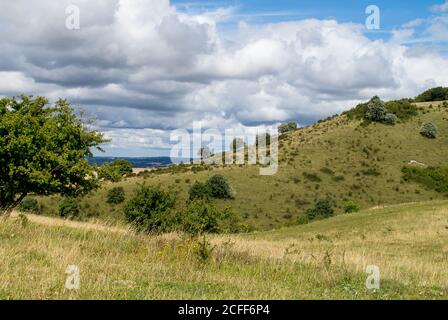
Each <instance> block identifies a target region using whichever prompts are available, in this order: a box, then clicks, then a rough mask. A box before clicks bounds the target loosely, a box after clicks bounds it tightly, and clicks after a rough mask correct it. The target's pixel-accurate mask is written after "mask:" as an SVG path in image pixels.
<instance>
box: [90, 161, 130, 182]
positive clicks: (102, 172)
mask: <svg viewBox="0 0 448 320" xmlns="http://www.w3.org/2000/svg"><path fill="white" fill-rule="evenodd" d="M131 173H132V164H131V163H130V162H129V161H127V160H115V161H113V162H111V163H106V164H104V165H102V166H101V167H100V168H99V170H98V177H99V178H100V179H105V180H108V181H112V182H118V181H120V180H121V179H122V178H123V176H125V175H128V174H131Z"/></svg>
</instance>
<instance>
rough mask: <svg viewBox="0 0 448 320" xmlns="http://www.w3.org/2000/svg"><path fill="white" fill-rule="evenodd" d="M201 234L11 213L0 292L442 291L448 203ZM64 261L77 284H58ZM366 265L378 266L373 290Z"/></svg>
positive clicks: (284, 294) (43, 295) (434, 294)
mask: <svg viewBox="0 0 448 320" xmlns="http://www.w3.org/2000/svg"><path fill="white" fill-rule="evenodd" d="M206 240H207V241H210V244H209V245H204V244H202V245H201V243H202V242H203V240H199V241H198V240H192V239H189V238H185V237H183V236H181V235H178V234H168V235H163V236H158V237H155V236H143V235H137V234H134V233H133V232H132V231H131V230H128V229H126V228H122V227H117V226H115V227H113V228H112V227H110V226H104V225H97V224H92V223H90V224H84V223H79V222H73V221H62V220H59V219H55V218H46V217H41V216H32V215H30V216H28V218H20V217H12V218H9V219H7V220H4V221H2V222H1V223H0V241H1V244H2V245H1V246H0V256H1V257H2V258H1V259H0V299H94V298H98V299H411V298H415V299H446V298H448V266H447V264H446V261H447V258H448V202H447V201H432V202H425V203H415V204H404V205H398V206H390V207H381V208H375V209H369V210H364V211H362V212H359V213H356V214H350V215H339V216H337V217H334V218H331V219H328V220H323V221H319V222H315V223H311V224H308V225H302V226H295V227H290V228H282V229H279V230H275V231H269V232H255V233H248V234H241V235H233V236H230V235H221V236H207V239H206ZM212 248H213V249H212ZM201 249H202V250H201ZM207 256H208V258H207ZM68 265H77V266H79V268H80V277H81V278H80V289H79V290H75V291H69V290H67V289H65V287H64V284H65V280H66V274H65V270H66V268H67V266H68ZM367 265H376V266H378V267H379V269H380V272H381V287H380V290H379V291H377V292H371V291H369V290H367V289H366V288H365V281H366V278H367V274H366V273H365V268H366V266H367Z"/></svg>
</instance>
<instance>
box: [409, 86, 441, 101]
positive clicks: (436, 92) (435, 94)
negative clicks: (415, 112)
mask: <svg viewBox="0 0 448 320" xmlns="http://www.w3.org/2000/svg"><path fill="white" fill-rule="evenodd" d="M443 100H448V88H444V87H436V88H431V89H429V90H426V91H425V92H423V93H422V94H420V95H419V96H417V97H416V98H415V101H416V102H429V101H443Z"/></svg>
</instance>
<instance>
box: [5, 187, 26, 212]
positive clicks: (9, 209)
mask: <svg viewBox="0 0 448 320" xmlns="http://www.w3.org/2000/svg"><path fill="white" fill-rule="evenodd" d="M26 196H27V193H26V192H24V193H22V194H21V195H20V197H18V198H17V199H16V200H15V201H14V202H13V203H11V204H10V205H6V206H5V207H2V208H0V216H3V217H5V218H8V217H9V216H10V215H11V213H12V211H13V210H14V209H15V208H16V207H17V206H18V205H19V204H20V202H22V200H23V199H24V198H25V197H26Z"/></svg>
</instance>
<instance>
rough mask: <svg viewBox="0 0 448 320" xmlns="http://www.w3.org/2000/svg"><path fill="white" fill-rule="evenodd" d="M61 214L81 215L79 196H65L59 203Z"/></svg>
mask: <svg viewBox="0 0 448 320" xmlns="http://www.w3.org/2000/svg"><path fill="white" fill-rule="evenodd" d="M59 215H60V216H61V217H63V218H70V219H72V218H76V217H77V216H78V215H79V203H78V199H77V198H72V197H65V198H62V200H61V202H60V203H59Z"/></svg>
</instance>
